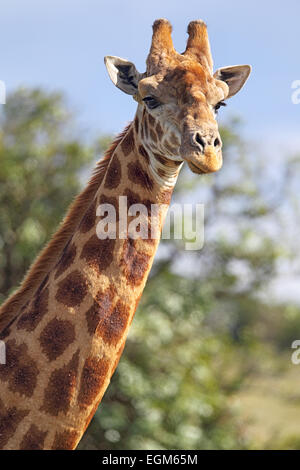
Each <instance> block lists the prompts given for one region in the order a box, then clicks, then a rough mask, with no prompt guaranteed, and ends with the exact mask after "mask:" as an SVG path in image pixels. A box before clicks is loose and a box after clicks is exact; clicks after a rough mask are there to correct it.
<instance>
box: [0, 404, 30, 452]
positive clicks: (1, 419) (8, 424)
mask: <svg viewBox="0 0 300 470" xmlns="http://www.w3.org/2000/svg"><path fill="white" fill-rule="evenodd" d="M28 413H29V411H27V410H22V409H17V408H16V407H12V408H5V406H4V404H3V403H2V401H0V449H3V447H4V446H5V445H6V444H7V442H8V441H9V439H10V438H11V437H12V436H13V435H14V433H15V432H16V429H17V427H18V425H19V424H20V423H21V421H22V420H23V419H24V418H25V416H27V415H28Z"/></svg>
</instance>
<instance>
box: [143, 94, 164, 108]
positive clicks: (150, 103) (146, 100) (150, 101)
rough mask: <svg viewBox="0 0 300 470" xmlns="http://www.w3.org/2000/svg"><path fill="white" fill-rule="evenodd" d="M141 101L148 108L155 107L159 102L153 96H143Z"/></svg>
mask: <svg viewBox="0 0 300 470" xmlns="http://www.w3.org/2000/svg"><path fill="white" fill-rule="evenodd" d="M143 101H144V103H146V106H147V108H149V109H155V108H157V107H158V106H160V102H159V101H158V100H157V99H156V98H153V96H145V98H143Z"/></svg>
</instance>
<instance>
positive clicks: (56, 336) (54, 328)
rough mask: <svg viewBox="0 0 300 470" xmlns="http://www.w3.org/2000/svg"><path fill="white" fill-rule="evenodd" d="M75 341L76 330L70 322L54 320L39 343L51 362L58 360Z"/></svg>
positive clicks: (45, 329)
mask: <svg viewBox="0 0 300 470" xmlns="http://www.w3.org/2000/svg"><path fill="white" fill-rule="evenodd" d="M74 340H75V328H74V326H73V325H72V323H70V322H69V321H66V320H58V319H57V318H53V320H51V321H50V322H49V323H48V324H47V325H46V326H45V328H44V329H43V331H42V332H41V335H40V338H39V341H40V345H41V349H42V351H43V353H44V354H45V355H46V356H47V358H48V359H49V361H54V360H55V359H57V358H58V357H59V356H60V355H61V354H62V353H63V352H64V351H65V350H66V349H67V347H68V346H69V345H70V344H72V343H73V341H74Z"/></svg>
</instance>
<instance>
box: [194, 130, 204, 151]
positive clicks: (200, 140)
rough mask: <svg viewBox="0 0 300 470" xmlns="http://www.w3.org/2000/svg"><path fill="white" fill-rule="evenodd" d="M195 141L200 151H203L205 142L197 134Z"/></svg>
mask: <svg viewBox="0 0 300 470" xmlns="http://www.w3.org/2000/svg"><path fill="white" fill-rule="evenodd" d="M195 141H196V142H197V144H198V145H199V146H200V148H201V150H202V151H203V150H204V148H205V145H206V144H205V140H204V139H203V138H202V137H201V135H200V134H199V133H198V132H197V134H196V136H195Z"/></svg>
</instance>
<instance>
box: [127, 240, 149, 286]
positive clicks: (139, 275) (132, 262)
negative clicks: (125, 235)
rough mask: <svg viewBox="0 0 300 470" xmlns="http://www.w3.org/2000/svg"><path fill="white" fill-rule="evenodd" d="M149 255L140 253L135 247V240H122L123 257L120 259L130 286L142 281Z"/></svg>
mask: <svg viewBox="0 0 300 470" xmlns="http://www.w3.org/2000/svg"><path fill="white" fill-rule="evenodd" d="M149 262H150V256H148V255H146V254H145V253H140V252H138V251H137V249H136V247H135V240H132V239H131V238H129V239H127V240H124V247H123V257H122V260H121V263H122V267H123V272H124V275H125V277H126V279H127V281H128V282H129V284H131V285H132V286H135V285H139V284H141V283H142V282H143V279H144V276H145V272H146V271H147V269H148V266H149Z"/></svg>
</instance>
